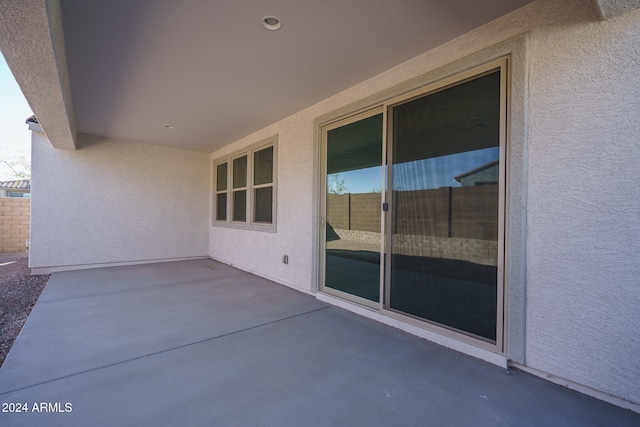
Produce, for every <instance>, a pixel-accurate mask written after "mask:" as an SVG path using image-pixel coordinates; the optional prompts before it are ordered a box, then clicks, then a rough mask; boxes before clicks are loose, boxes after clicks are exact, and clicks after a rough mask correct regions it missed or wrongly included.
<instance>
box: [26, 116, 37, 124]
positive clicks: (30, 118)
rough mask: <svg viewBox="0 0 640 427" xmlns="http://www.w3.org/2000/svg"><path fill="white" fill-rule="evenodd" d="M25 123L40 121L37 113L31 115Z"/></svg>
mask: <svg viewBox="0 0 640 427" xmlns="http://www.w3.org/2000/svg"><path fill="white" fill-rule="evenodd" d="M25 123H26V124H29V123H38V118H37V117H36V116H35V115H33V116H31V117H29V118H28V119H27V121H26V122H25Z"/></svg>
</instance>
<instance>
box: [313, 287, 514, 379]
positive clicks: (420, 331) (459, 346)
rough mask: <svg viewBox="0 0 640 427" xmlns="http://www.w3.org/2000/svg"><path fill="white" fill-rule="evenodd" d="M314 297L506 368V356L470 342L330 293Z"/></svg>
mask: <svg viewBox="0 0 640 427" xmlns="http://www.w3.org/2000/svg"><path fill="white" fill-rule="evenodd" d="M316 298H317V299H318V300H320V301H322V302H326V303H328V304H331V305H335V306H337V307H340V308H343V309H345V310H347V311H350V312H352V313H356V314H359V315H361V316H364V317H367V318H369V319H372V320H375V321H377V322H380V323H383V324H385V325H388V326H391V327H393V328H396V329H400V330H402V331H404V332H407V333H409V334H411V335H415V336H417V337H420V338H422V339H425V340H427V341H430V342H433V343H435V344H438V345H441V346H443V347H446V348H449V349H451V350H455V351H457V352H460V353H463V354H466V355H467V356H472V357H475V358H476V359H480V360H483V361H485V362H487V363H491V364H492V365H496V366H499V367H501V368H505V369H506V368H507V358H506V357H505V356H503V355H501V354H497V353H493V352H491V351H488V350H485V349H482V348H479V347H475V346H473V345H471V344H467V343H464V342H461V341H458V340H455V339H453V338H450V337H447V336H444V335H441V334H438V333H436V332H433V331H430V330H428V329H424V328H420V327H418V326H416V325H412V324H410V323H406V322H403V321H401V320H398V319H394V318H391V317H388V316H385V315H383V314H381V313H378V312H377V311H374V310H371V309H368V308H365V307H362V306H359V305H355V304H352V303H349V302H347V301H344V300H342V299H340V298H336V297H333V296H331V295H327V294H323V293H321V292H318V293H317V294H316Z"/></svg>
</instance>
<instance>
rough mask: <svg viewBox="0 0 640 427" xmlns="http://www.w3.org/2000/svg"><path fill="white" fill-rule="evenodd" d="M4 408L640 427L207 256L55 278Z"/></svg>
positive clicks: (246, 420) (2, 393) (98, 414)
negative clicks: (205, 258)
mask: <svg viewBox="0 0 640 427" xmlns="http://www.w3.org/2000/svg"><path fill="white" fill-rule="evenodd" d="M0 402H2V403H6V404H9V403H20V404H24V403H26V404H27V407H28V412H27V413H6V412H0V425H2V426H14V425H16V426H18V425H20V426H34V425H38V426H46V425H59V426H88V425H91V426H148V425H165V426H245V425H246V426H253V425H260V426H315V425H318V426H392V425H393V426H412V425H415V426H638V425H640V415H639V414H635V413H633V412H631V411H627V410H624V409H620V408H617V407H615V406H612V405H609V404H607V403H604V402H601V401H598V400H596V399H593V398H590V397H587V396H585V395H582V394H579V393H576V392H573V391H570V390H567V389H564V388H562V387H560V386H556V385H554V384H551V383H549V382H546V381H544V380H542V379H539V378H536V377H533V376H530V375H528V374H525V373H523V372H519V371H517V370H514V371H511V375H507V374H506V372H505V370H504V369H500V368H498V367H495V366H492V365H489V364H486V363H484V362H481V361H478V360H475V359H473V358H471V357H468V356H465V355H462V354H459V353H456V352H453V351H451V350H448V349H445V348H442V347H440V346H437V345H434V344H431V343H429V342H426V341H424V340H422V339H419V338H416V337H413V336H411V335H408V334H405V333H404V332H401V331H398V330H395V329H393V328H390V327H388V326H385V325H382V324H379V323H376V322H374V321H371V320H368V319H365V318H362V317H360V316H357V315H355V314H352V313H349V312H347V311H344V310H342V309H339V308H336V307H332V306H330V305H327V304H325V303H322V302H319V301H317V300H316V299H314V298H313V297H312V296H309V295H306V294H303V293H300V292H297V291H295V290H292V289H289V288H287V287H284V286H281V285H277V284H275V283H273V282H270V281H268V280H266V279H263V278H260V277H256V276H254V275H251V274H249V273H246V272H243V271H240V270H237V269H235V268H233V267H230V266H227V265H223V264H220V263H217V262H215V261H211V260H193V261H183V262H173V263H162V264H148V265H139V266H127V267H113V268H101V269H94V270H84V271H75V272H63V273H55V274H53V275H52V277H51V279H50V281H49V283H48V284H47V287H46V288H45V290H44V292H43V294H42V296H41V297H40V299H39V301H38V303H37V304H36V306H35V307H34V310H33V312H32V313H31V316H30V317H29V319H28V321H27V323H26V325H25V327H24V328H23V330H22V332H21V334H20V336H19V337H18V340H17V341H16V343H15V344H14V346H13V348H12V350H11V352H10V353H9V356H8V357H7V360H6V361H5V363H4V365H3V366H2V368H0ZM42 402H44V403H45V404H50V405H45V406H47V409H54V410H59V411H57V412H33V407H34V404H35V405H36V407H37V408H40V404H41V403H42ZM67 403H68V404H70V405H66V404H67ZM65 405H66V406H65ZM3 406H4V405H3ZM3 409H4V408H3ZM68 409H71V411H70V412H63V411H65V410H68Z"/></svg>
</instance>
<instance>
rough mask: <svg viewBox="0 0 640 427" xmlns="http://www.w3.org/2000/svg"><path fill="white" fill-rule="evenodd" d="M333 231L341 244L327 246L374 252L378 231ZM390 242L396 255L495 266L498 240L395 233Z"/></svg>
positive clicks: (377, 240)
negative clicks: (455, 260)
mask: <svg viewBox="0 0 640 427" xmlns="http://www.w3.org/2000/svg"><path fill="white" fill-rule="evenodd" d="M334 231H335V233H336V234H337V235H338V237H339V238H340V239H341V240H340V242H343V241H344V243H340V244H336V243H337V242H333V243H331V244H328V246H327V248H330V249H347V250H351V251H378V248H376V246H378V247H379V245H380V233H373V232H370V231H357V230H341V229H338V228H336V229H334ZM391 245H392V252H393V253H394V254H398V255H409V256H419V257H430V258H446V259H458V260H462V261H469V262H473V263H476V264H482V265H493V266H495V265H497V259H498V242H497V241H495V240H478V239H461V238H457V237H436V236H419V235H403V234H395V235H394V236H393V241H392V244H391ZM330 246H331V247H330Z"/></svg>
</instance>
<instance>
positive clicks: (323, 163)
mask: <svg viewBox="0 0 640 427" xmlns="http://www.w3.org/2000/svg"><path fill="white" fill-rule="evenodd" d="M378 114H383V117H382V123H383V128H382V152H381V153H380V160H381V162H382V176H381V177H380V183H385V182H386V180H385V179H384V178H385V177H384V169H385V166H384V165H385V163H384V161H385V151H386V136H385V115H384V109H383V107H382V106H378V107H375V108H372V109H369V110H365V111H362V112H359V113H356V114H353V115H349V116H347V117H343V118H340V119H338V120H334V121H332V122H329V123H326V124H324V125H322V128H321V132H322V149H321V157H320V170H321V171H322V172H321V177H322V179H321V180H320V183H319V184H320V186H319V187H320V236H319V237H320V238H319V241H320V265H319V267H320V268H319V282H318V290H319V291H321V292H324V293H327V294H330V295H334V296H337V297H340V298H342V299H346V300H349V301H352V302H355V303H357V304H360V305H363V306H366V307H369V308H373V309H376V310H381V309H382V303H381V301H382V292H381V293H380V294H379V295H380V296H379V298H378V301H377V302H375V301H371V300H368V299H366V298H362V297H359V296H357V295H353V294H350V293H347V292H343V291H340V290H338V289H334V288H331V287H328V286H326V285H325V279H326V268H327V245H326V243H327V239H326V231H327V142H328V141H327V136H328V134H329V132H330V131H332V130H334V129H338V128H340V127H343V126H346V125H350V124H352V123H355V122H358V121H360V120H363V119H368V118H369V117H373V116H376V115H378ZM383 185H384V184H383ZM385 193H386V192H385V188H384V186H383V188H382V192H381V195H380V197H381V202H382V203H384V198H385ZM380 211H381V215H384V212H382V209H380ZM381 219H382V223H384V216H382V218H381ZM383 228H384V227H383ZM384 242H385V239H384V234H380V269H379V270H380V279H379V280H380V281H382V279H383V271H384V268H382V265H383V262H384V249H385V248H384ZM380 286H382V285H380ZM380 290H381V291H382V288H381V289H380Z"/></svg>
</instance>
